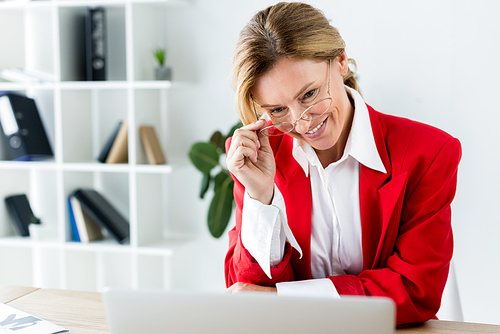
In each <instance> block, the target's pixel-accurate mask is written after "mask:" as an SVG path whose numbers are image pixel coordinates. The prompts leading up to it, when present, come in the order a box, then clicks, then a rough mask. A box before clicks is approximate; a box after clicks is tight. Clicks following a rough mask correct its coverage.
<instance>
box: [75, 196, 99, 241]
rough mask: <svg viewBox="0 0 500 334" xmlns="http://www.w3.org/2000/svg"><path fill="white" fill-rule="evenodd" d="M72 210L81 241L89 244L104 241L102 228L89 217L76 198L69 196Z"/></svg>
mask: <svg viewBox="0 0 500 334" xmlns="http://www.w3.org/2000/svg"><path fill="white" fill-rule="evenodd" d="M69 200H70V205H71V210H72V212H73V217H74V220H75V226H76V229H77V233H78V237H79V239H80V240H79V241H80V242H83V243H88V242H91V241H95V240H101V239H102V237H103V236H102V233H101V227H100V226H99V225H97V223H96V222H95V221H94V220H93V219H92V218H91V217H90V216H89V215H88V213H87V212H85V211H84V210H82V206H81V204H80V202H79V201H78V199H77V198H76V197H75V196H72V195H70V196H69Z"/></svg>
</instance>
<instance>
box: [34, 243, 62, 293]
mask: <svg viewBox="0 0 500 334" xmlns="http://www.w3.org/2000/svg"><path fill="white" fill-rule="evenodd" d="M60 258H61V250H59V249H51V248H41V247H37V246H35V247H33V266H34V268H33V285H35V286H44V287H47V288H53V289H56V288H59V287H60V286H61V283H62V282H61V261H60Z"/></svg>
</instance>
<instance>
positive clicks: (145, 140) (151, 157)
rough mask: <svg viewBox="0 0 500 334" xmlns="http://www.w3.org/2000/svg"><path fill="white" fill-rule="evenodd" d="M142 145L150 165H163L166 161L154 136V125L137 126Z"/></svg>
mask: <svg viewBox="0 0 500 334" xmlns="http://www.w3.org/2000/svg"><path fill="white" fill-rule="evenodd" d="M139 132H140V135H141V141H142V145H143V146H144V149H145V150H146V156H147V157H148V161H149V163H150V164H151V165H163V164H166V163H167V161H166V159H165V155H164V154H163V151H162V149H161V146H160V142H159V141H158V137H157V136H156V132H155V129H154V127H152V126H146V125H143V126H141V127H140V128H139Z"/></svg>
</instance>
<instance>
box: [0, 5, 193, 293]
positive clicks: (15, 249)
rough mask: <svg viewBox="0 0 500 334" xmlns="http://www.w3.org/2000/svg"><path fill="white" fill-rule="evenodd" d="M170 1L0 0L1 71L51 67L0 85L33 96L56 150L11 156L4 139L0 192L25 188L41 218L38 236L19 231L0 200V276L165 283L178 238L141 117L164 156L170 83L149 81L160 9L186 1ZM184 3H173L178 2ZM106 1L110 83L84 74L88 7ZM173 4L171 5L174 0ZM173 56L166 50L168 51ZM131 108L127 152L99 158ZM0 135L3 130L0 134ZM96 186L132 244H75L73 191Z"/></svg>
mask: <svg viewBox="0 0 500 334" xmlns="http://www.w3.org/2000/svg"><path fill="white" fill-rule="evenodd" d="M185 4H186V3H185V2H184V1H171V0H151V1H148V0H146V1H144V0H106V1H100V0H82V1H80V0H51V1H28V2H24V1H23V2H21V1H9V2H0V29H1V31H9V33H8V34H7V33H6V34H0V43H1V45H2V50H4V52H1V53H0V70H2V69H4V68H13V67H20V68H26V69H31V70H37V71H41V72H45V73H48V74H51V75H53V77H54V81H51V82H41V83H10V82H5V81H1V82H0V90H2V91H11V92H17V93H21V94H26V95H27V96H29V97H31V98H34V99H35V101H36V103H37V106H38V109H39V112H40V116H41V118H42V122H43V124H44V126H45V130H46V132H47V136H48V139H49V142H50V143H51V146H52V149H53V151H54V155H55V156H54V159H50V160H48V161H41V162H15V161H9V160H8V159H9V158H8V154H7V153H8V152H6V151H5V150H4V148H3V147H2V145H1V144H3V143H0V178H1V179H2V182H0V199H3V198H5V197H6V196H9V195H13V194H20V193H25V194H26V195H27V196H28V198H29V200H30V204H31V206H32V209H33V212H34V214H35V215H36V216H37V217H39V218H40V219H41V220H42V222H43V224H42V228H41V229H40V234H39V235H38V238H35V237H28V238H22V237H20V236H18V233H17V231H16V229H15V228H14V224H13V221H12V218H11V217H10V215H9V214H8V212H7V208H6V206H5V205H0V265H2V266H3V267H5V268H9V271H8V272H7V273H5V274H2V275H0V284H13V285H28V286H29V285H34V286H40V287H46V288H68V289H75V290H86V291H99V290H101V289H102V288H104V287H105V286H110V285H114V286H127V287H145V288H172V282H177V281H181V279H179V278H178V277H176V273H175V272H174V271H173V269H172V266H171V263H172V261H173V260H172V259H173V257H175V255H176V251H174V249H175V248H174V246H173V245H174V244H177V245H178V244H179V243H183V242H185V241H183V240H185V238H186V237H185V236H183V238H182V239H180V238H179V237H176V236H175V235H173V234H172V233H171V230H172V225H174V224H173V221H172V217H171V214H170V212H169V200H168V196H169V194H175V190H173V189H170V187H171V184H172V182H171V180H172V179H171V178H172V177H174V175H173V169H172V166H171V165H168V164H167V165H158V166H155V165H150V164H149V162H148V159H147V156H146V154H145V151H144V148H143V146H142V143H141V140H140V135H139V127H140V126H141V125H151V126H154V128H155V131H156V134H157V136H158V139H159V141H160V144H161V146H162V148H163V151H164V153H165V155H166V157H167V160H168V152H167V151H165V149H166V148H168V145H169V143H170V141H171V140H172V139H171V138H169V132H170V131H169V129H170V124H169V121H168V113H169V110H168V105H169V91H170V89H171V88H172V83H171V82H170V81H154V80H153V79H154V68H155V67H156V63H155V59H154V57H153V55H152V51H153V49H155V48H157V47H167V48H168V40H167V34H166V32H167V29H174V28H175V27H172V26H169V22H168V20H167V19H166V17H167V13H169V12H170V11H171V10H174V8H183V7H185ZM179 5H180V6H179ZM98 6H100V7H104V8H105V11H106V22H107V24H106V33H107V78H108V80H107V81H100V82H97V81H96V82H89V81H85V78H86V76H85V34H84V26H85V22H84V21H85V15H86V13H87V10H88V8H90V7H98ZM175 10H177V9H175ZM167 64H168V58H167ZM125 118H128V144H129V145H128V150H129V152H128V153H129V162H128V163H125V164H104V163H99V162H98V161H97V157H98V155H99V153H100V152H101V150H102V148H103V146H104V145H105V143H106V142H107V141H108V138H109V137H110V135H111V134H112V132H113V130H115V128H116V126H117V124H118V122H119V121H122V120H124V119H125ZM0 138H1V136H0ZM78 188H93V189H96V190H97V191H99V192H100V193H101V194H102V195H103V196H104V197H106V198H107V199H108V200H109V201H110V202H111V203H112V204H113V205H114V206H115V208H116V209H117V210H118V211H119V212H120V213H121V214H122V215H123V216H124V217H125V218H126V219H128V220H129V223H130V243H129V244H125V245H121V244H119V243H118V242H116V241H115V240H114V239H113V238H112V237H111V236H110V235H107V236H106V238H105V239H104V240H101V241H97V242H91V243H88V244H84V243H78V242H73V241H72V237H71V227H70V221H69V212H68V203H67V198H68V196H69V195H70V194H71V193H72V192H74V191H75V190H76V189H78Z"/></svg>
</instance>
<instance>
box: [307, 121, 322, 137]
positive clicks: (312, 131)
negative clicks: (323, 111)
mask: <svg viewBox="0 0 500 334" xmlns="http://www.w3.org/2000/svg"><path fill="white" fill-rule="evenodd" d="M323 122H324V121H323ZM323 122H321V123H319V124H318V126H317V127H315V128H314V129H312V130H309V131H307V132H306V133H307V134H313V133H315V132H316V131H318V130H319V128H320V127H321V125H323Z"/></svg>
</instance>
